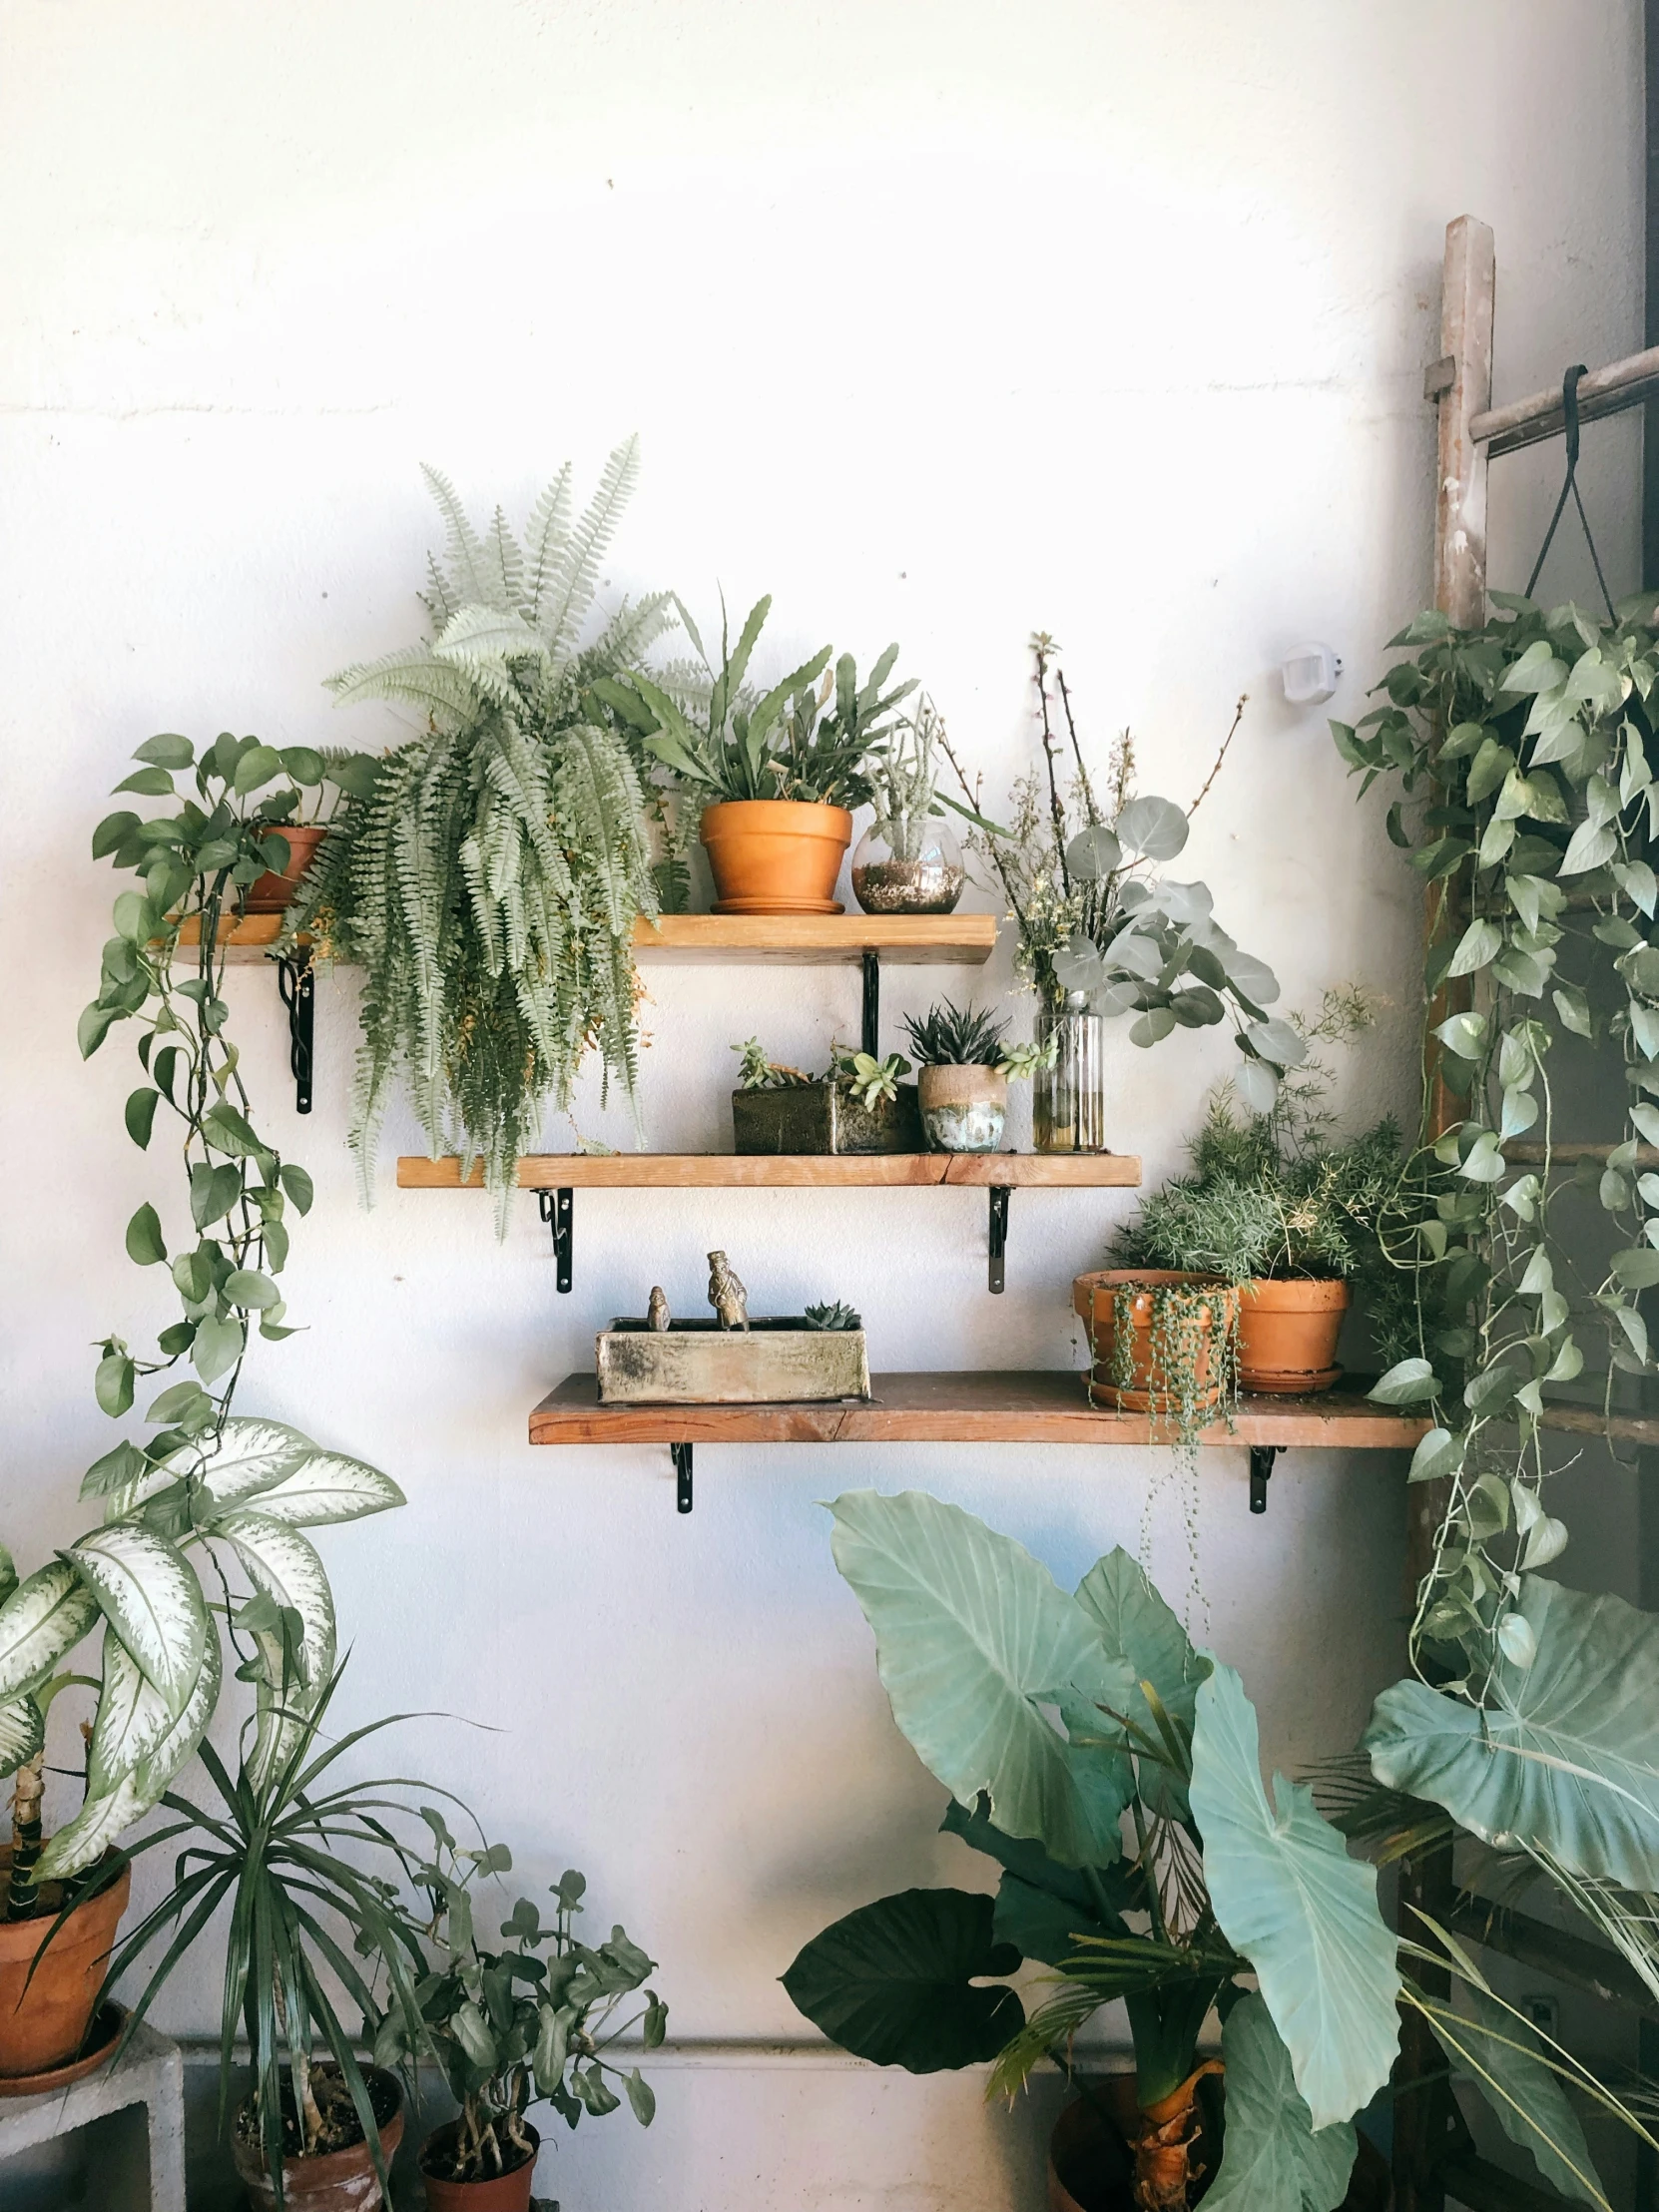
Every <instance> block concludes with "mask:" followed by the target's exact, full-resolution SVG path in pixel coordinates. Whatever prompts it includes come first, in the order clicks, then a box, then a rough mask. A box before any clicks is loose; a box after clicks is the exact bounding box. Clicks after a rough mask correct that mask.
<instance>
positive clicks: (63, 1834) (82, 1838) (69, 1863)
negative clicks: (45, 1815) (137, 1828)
mask: <svg viewBox="0 0 1659 2212" xmlns="http://www.w3.org/2000/svg"><path fill="white" fill-rule="evenodd" d="M146 1810H147V1808H146V1806H145V1804H144V1801H143V1799H142V1798H141V1797H140V1796H139V1790H138V1784H137V1783H136V1782H135V1781H134V1779H133V1777H132V1776H131V1775H130V1774H124V1775H123V1776H122V1778H121V1780H120V1781H119V1782H118V1783H117V1784H116V1786H115V1788H114V1789H113V1790H112V1791H111V1792H110V1794H109V1796H108V1797H89V1798H88V1799H87V1801H86V1803H85V1805H83V1806H82V1808H81V1810H80V1811H79V1813H77V1814H76V1816H75V1818H74V1819H73V1820H72V1821H70V1822H68V1823H67V1824H66V1825H65V1826H64V1827H62V1828H60V1829H59V1830H58V1831H57V1833H56V1835H54V1836H53V1838H52V1839H51V1841H50V1842H49V1843H48V1845H47V1846H46V1849H45V1850H44V1851H43V1852H42V1853H41V1855H40V1859H39V1862H38V1864H37V1865H36V1868H35V1880H36V1881H37V1882H62V1881H65V1880H67V1878H68V1877H69V1876H70V1875H72V1874H82V1873H84V1872H85V1871H86V1869H87V1868H88V1867H91V1866H96V1865H97V1863H98V1861H99V1860H100V1859H102V1858H103V1856H104V1854H105V1852H107V1851H108V1850H109V1848H110V1846H111V1845H112V1844H114V1843H115V1842H116V1841H117V1839H118V1838H119V1837H120V1835H121V1833H122V1831H123V1830H124V1829H128V1828H131V1827H132V1825H133V1823H134V1821H136V1820H137V1819H138V1818H139V1816H140V1815H141V1814H142V1813H144V1812H145V1811H146Z"/></svg>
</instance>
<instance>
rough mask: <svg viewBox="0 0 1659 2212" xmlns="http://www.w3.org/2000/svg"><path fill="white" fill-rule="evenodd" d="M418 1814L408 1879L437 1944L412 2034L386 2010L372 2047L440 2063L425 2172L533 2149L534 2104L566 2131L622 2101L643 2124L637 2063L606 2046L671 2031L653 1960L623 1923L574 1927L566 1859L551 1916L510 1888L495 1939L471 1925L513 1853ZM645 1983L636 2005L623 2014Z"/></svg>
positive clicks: (643, 2090) (455, 2177)
mask: <svg viewBox="0 0 1659 2212" xmlns="http://www.w3.org/2000/svg"><path fill="white" fill-rule="evenodd" d="M421 1811H422V1817H423V1818H424V1820H425V1821H426V1824H427V1826H428V1828H429V1829H430V1830H431V1837H432V1853H431V1857H430V1858H429V1859H426V1860H424V1861H422V1862H420V1863H419V1864H418V1865H417V1867H416V1868H415V1870H414V1875H415V1880H416V1881H417V1883H419V1885H420V1886H421V1887H422V1888H424V1890H425V1891H426V1894H427V1897H428V1899H429V1900H430V1903H431V1921H430V1924H429V1926H428V1928H427V1929H426V1931H425V1933H426V1935H427V1936H428V1937H429V1938H430V1939H432V1940H434V1941H435V1940H439V1939H441V1940H442V1942H443V1945H444V1953H445V1954H444V1956H443V1958H442V1959H441V1961H440V1962H438V1963H437V1964H436V1965H435V1966H434V1967H433V1969H432V1970H431V1971H430V1972H428V1973H427V1974H425V1975H424V1976H423V1977H422V1979H421V1980H420V1981H419V1982H418V1983H417V1984H416V1986H415V1989H414V1992H413V1993H414V2003H415V2006H416V2008H417V2010H418V2019H417V2020H416V2022H415V2032H414V2033H413V2034H412V2035H411V2032H410V2019H409V2016H408V2013H407V2012H406V2011H400V2010H397V2009H395V2008H392V2009H388V2010H387V2011H386V2013H385V2014H384V2017H383V2020H382V2024H381V2027H380V2031H379V2039H378V2041H377V2043H376V2046H375V2057H376V2058H377V2059H378V2061H379V2062H380V2063H381V2064H382V2065H386V2066H395V2065H402V2064H406V2063H412V2062H413V2061H414V2060H416V2059H418V2058H419V2057H421V2056H423V2055H425V2054H426V2053H427V2052H429V2051H430V2052H435V2054H436V2056H437V2057H438V2059H439V2061H440V2062H441V2064H442V2066H443V2070H444V2074H445V2077H446V2079H447V2080H448V2083H449V2089H450V2093H451V2095H452V2096H453V2097H454V2099H455V2102H456V2104H457V2105H458V2106H459V2107H460V2114H459V2117H458V2118H457V2119H456V2121H455V2122H454V2124H453V2126H451V2127H449V2128H443V2129H439V2130H438V2132H437V2133H436V2134H435V2135H434V2136H433V2137H432V2138H431V2139H430V2141H429V2143H428V2145H427V2148H426V2152H425V2157H424V2164H425V2168H426V2171H427V2172H429V2173H432V2174H434V2175H436V2176H437V2177H438V2178H439V2179H441V2180H448V2181H489V2180H492V2179H494V2177H495V2176H496V2175H498V2174H501V2173H507V2172H511V2171H512V2170H514V2169H515V2168H517V2167H519V2166H522V2165H524V2164H525V2163H526V2162H527V2161H528V2160H529V2159H530V2158H531V2157H533V2156H534V2153H535V2143H534V2141H533V2139H532V2138H531V2137H530V2136H529V2135H528V2134H527V2133H526V2131H525V2126H524V2116H525V2113H526V2112H527V2110H528V2109H529V2107H530V2106H531V2105H532V2104H534V2103H538V2102H541V2101H544V2100H545V2101H546V2102H547V2103H549V2104H551V2105H552V2106H553V2108H554V2110H555V2111H556V2112H557V2113H558V2114H559V2115H560V2117H561V2118H562V2119H563V2120H564V2121H565V2123H566V2125H567V2126H570V2127H575V2126H576V2124H577V2122H578V2121H579V2120H580V2119H581V2117H582V2114H583V2113H584V2112H587V2113H590V2114H591V2115H592V2116H593V2117H594V2118H595V2119H599V2118H602V2117H603V2116H604V2115H605V2114H606V2113H608V2112H614V2111H616V2109H617V2108H618V2106H619V2105H620V2104H621V2102H622V2099H623V2097H626V2098H627V2100H628V2104H629V2107H630V2109H631V2110H632V2112H633V2114H634V2117H635V2118H636V2119H637V2120H638V2121H639V2122H640V2124H641V2126H642V2127H649V2126H650V2125H651V2122H652V2120H653V2118H654V2117H655V2116H656V2110H657V2099H656V2094H655V2092H654V2090H653V2089H652V2087H651V2084H650V2083H649V2082H648V2081H647V2080H646V2079H645V2077H644V2075H643V2074H642V2073H641V2072H640V2069H639V2067H638V2066H631V2067H629V2068H628V2069H627V2070H626V2071H624V2069H623V2068H622V2067H620V2066H618V2065H616V2064H615V2063H614V2061H613V2060H612V2059H611V2058H609V2057H608V2056H607V2055H606V2054H607V2052H608V2051H609V2050H610V2049H611V2047H612V2046H613V2045H614V2044H615V2043H617V2042H618V2041H619V2040H620V2039H621V2038H622V2037H624V2036H627V2035H631V2034H632V2033H634V2032H635V2031H636V2030H637V2031H638V2034H639V2037H640V2041H641V2043H642V2044H643V2046H644V2048H645V2049H647V2050H655V2049H656V2048H657V2047H658V2046H659V2045H660V2044H661V2042H662V2040H663V2037H664V2036H665V2034H666V2033H667V2032H668V2006H667V2005H666V2004H665V2003H664V2002H663V2000H662V1998H661V1997H659V1996H658V1995H657V1993H656V1991H655V1990H654V1989H650V1988H646V1986H645V1985H646V1983H647V1982H648V1981H649V1980H650V1978H651V1975H652V1973H653V1972H654V1971H655V1968H656V1961H655V1960H654V1959H652V1958H650V1957H648V1956H647V1954H646V1953H645V1952H644V1951H643V1950H642V1949H641V1948H640V1946H639V1944H638V1943H636V1942H633V1941H631V1940H630V1938H629V1936H627V1934H626V1932H625V1931H624V1930H623V1929H622V1928H620V1927H613V1928H612V1930H611V1933H610V1935H609V1936H606V1937H604V1938H603V1939H602V1940H601V1941H599V1942H598V1943H593V1944H589V1943H585V1942H583V1941H582V1940H581V1939H580V1938H579V1937H578V1936H577V1935H576V1933H575V1922H576V1917H577V1915H578V1914H580V1913H581V1912H582V1911H583V1910H584V1908H583V1904H582V1900H583V1898H584V1897H585V1896H586V1894H587V1881H586V1878H585V1877H584V1876H582V1875H580V1874H578V1873H577V1872H576V1870H575V1869H574V1868H569V1869H567V1870H566V1872H565V1873H564V1874H562V1875H561V1876H560V1877H559V1880H558V1881H557V1882H556V1883H555V1884H554V1885H553V1887H552V1891H551V1896H552V1898H553V1915H552V1919H551V1921H547V1920H544V1919H543V1916H542V1910H541V1908H540V1907H539V1906H538V1905H537V1904H536V1903H535V1901H534V1899H532V1898H519V1899H518V1900H517V1901H516V1902H515V1904H514V1906H513V1909H512V1912H511V1914H510V1915H509V1917H508V1918H507V1919H506V1920H505V1921H503V1922H501V1923H500V1924H499V1936H500V1944H499V1947H497V1946H496V1945H494V1944H492V1943H490V1942H489V1941H488V1940H487V1938H486V1937H485V1936H484V1935H483V1932H482V1931H481V1930H480V1929H479V1927H478V1917H479V1914H480V1913H481V1912H482V1910H483V1899H482V1898H481V1897H480V1895H479V1894H478V1889H477V1885H478V1884H479V1883H481V1882H482V1881H484V1880H485V1879H487V1878H494V1877H498V1876H500V1875H503V1874H506V1873H507V1872H509V1871H510V1869H511V1867H512V1863H513V1861H512V1853H511V1852H510V1851H509V1850H508V1849H507V1847H506V1845H505V1844H488V1845H486V1846H484V1848H483V1849H481V1850H476V1851H474V1850H468V1849H466V1848H464V1847H463V1846H462V1845H460V1844H459V1843H458V1842H457V1841H456V1839H455V1838H454V1836H452V1835H451V1834H450V1832H449V1827H448V1824H447V1822H446V1821H445V1820H444V1817H443V1815H442V1814H441V1813H440V1812H438V1811H437V1810H435V1809H434V1808H432V1807H430V1806H426V1807H422V1809H421ZM641 1989H644V1990H645V1996H644V2001H643V2002H642V2003H641V2005H640V2006H639V2008H638V2009H637V2010H633V2011H632V2013H631V2016H630V2017H628V2018H624V2019H619V2018H618V2017H617V2014H618V2011H619V2009H620V2010H623V2011H628V2010H629V2009H630V2007H629V2005H628V2001H627V2000H628V1999H630V1998H631V1997H633V1996H634V1995H635V1994H636V1993H637V1992H638V1991H639V1990H641ZM607 2075H609V2076H610V2077H611V2080H614V2081H615V2082H616V2083H617V2084H618V2086H619V2088H620V2090H621V2095H619V2094H618V2093H617V2090H616V2089H613V2088H612V2087H611V2085H610V2081H609V2080H607V2078H606V2076H607Z"/></svg>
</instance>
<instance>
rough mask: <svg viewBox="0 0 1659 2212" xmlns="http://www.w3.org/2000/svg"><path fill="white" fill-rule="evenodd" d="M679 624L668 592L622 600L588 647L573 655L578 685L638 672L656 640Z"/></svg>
mask: <svg viewBox="0 0 1659 2212" xmlns="http://www.w3.org/2000/svg"><path fill="white" fill-rule="evenodd" d="M679 620H680V617H679V615H678V613H677V612H676V609H675V602H674V594H673V593H672V592H667V591H657V592H648V593H647V594H646V596H645V597H644V598H643V599H639V600H629V599H625V600H624V601H623V602H622V605H621V606H620V607H619V608H618V609H617V611H616V613H615V614H614V615H612V617H611V619H610V621H609V622H607V623H606V625H605V627H604V629H603V630H601V631H600V633H599V635H598V637H597V638H595V639H594V641H593V643H592V645H589V646H585V647H584V648H583V649H582V651H581V653H579V654H578V655H577V659H576V672H577V679H578V681H579V683H582V684H591V683H592V682H593V681H594V679H595V678H596V677H599V676H615V675H617V674H618V673H619V672H620V671H622V670H623V669H630V668H638V667H639V666H640V664H641V662H643V660H644V659H645V656H646V655H647V653H649V652H650V650H651V648H652V647H653V646H654V645H655V644H656V642H657V640H658V639H659V638H660V637H662V636H664V635H665V634H666V633H667V632H668V631H670V630H672V629H674V628H675V627H676V626H677V625H678V623H679Z"/></svg>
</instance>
